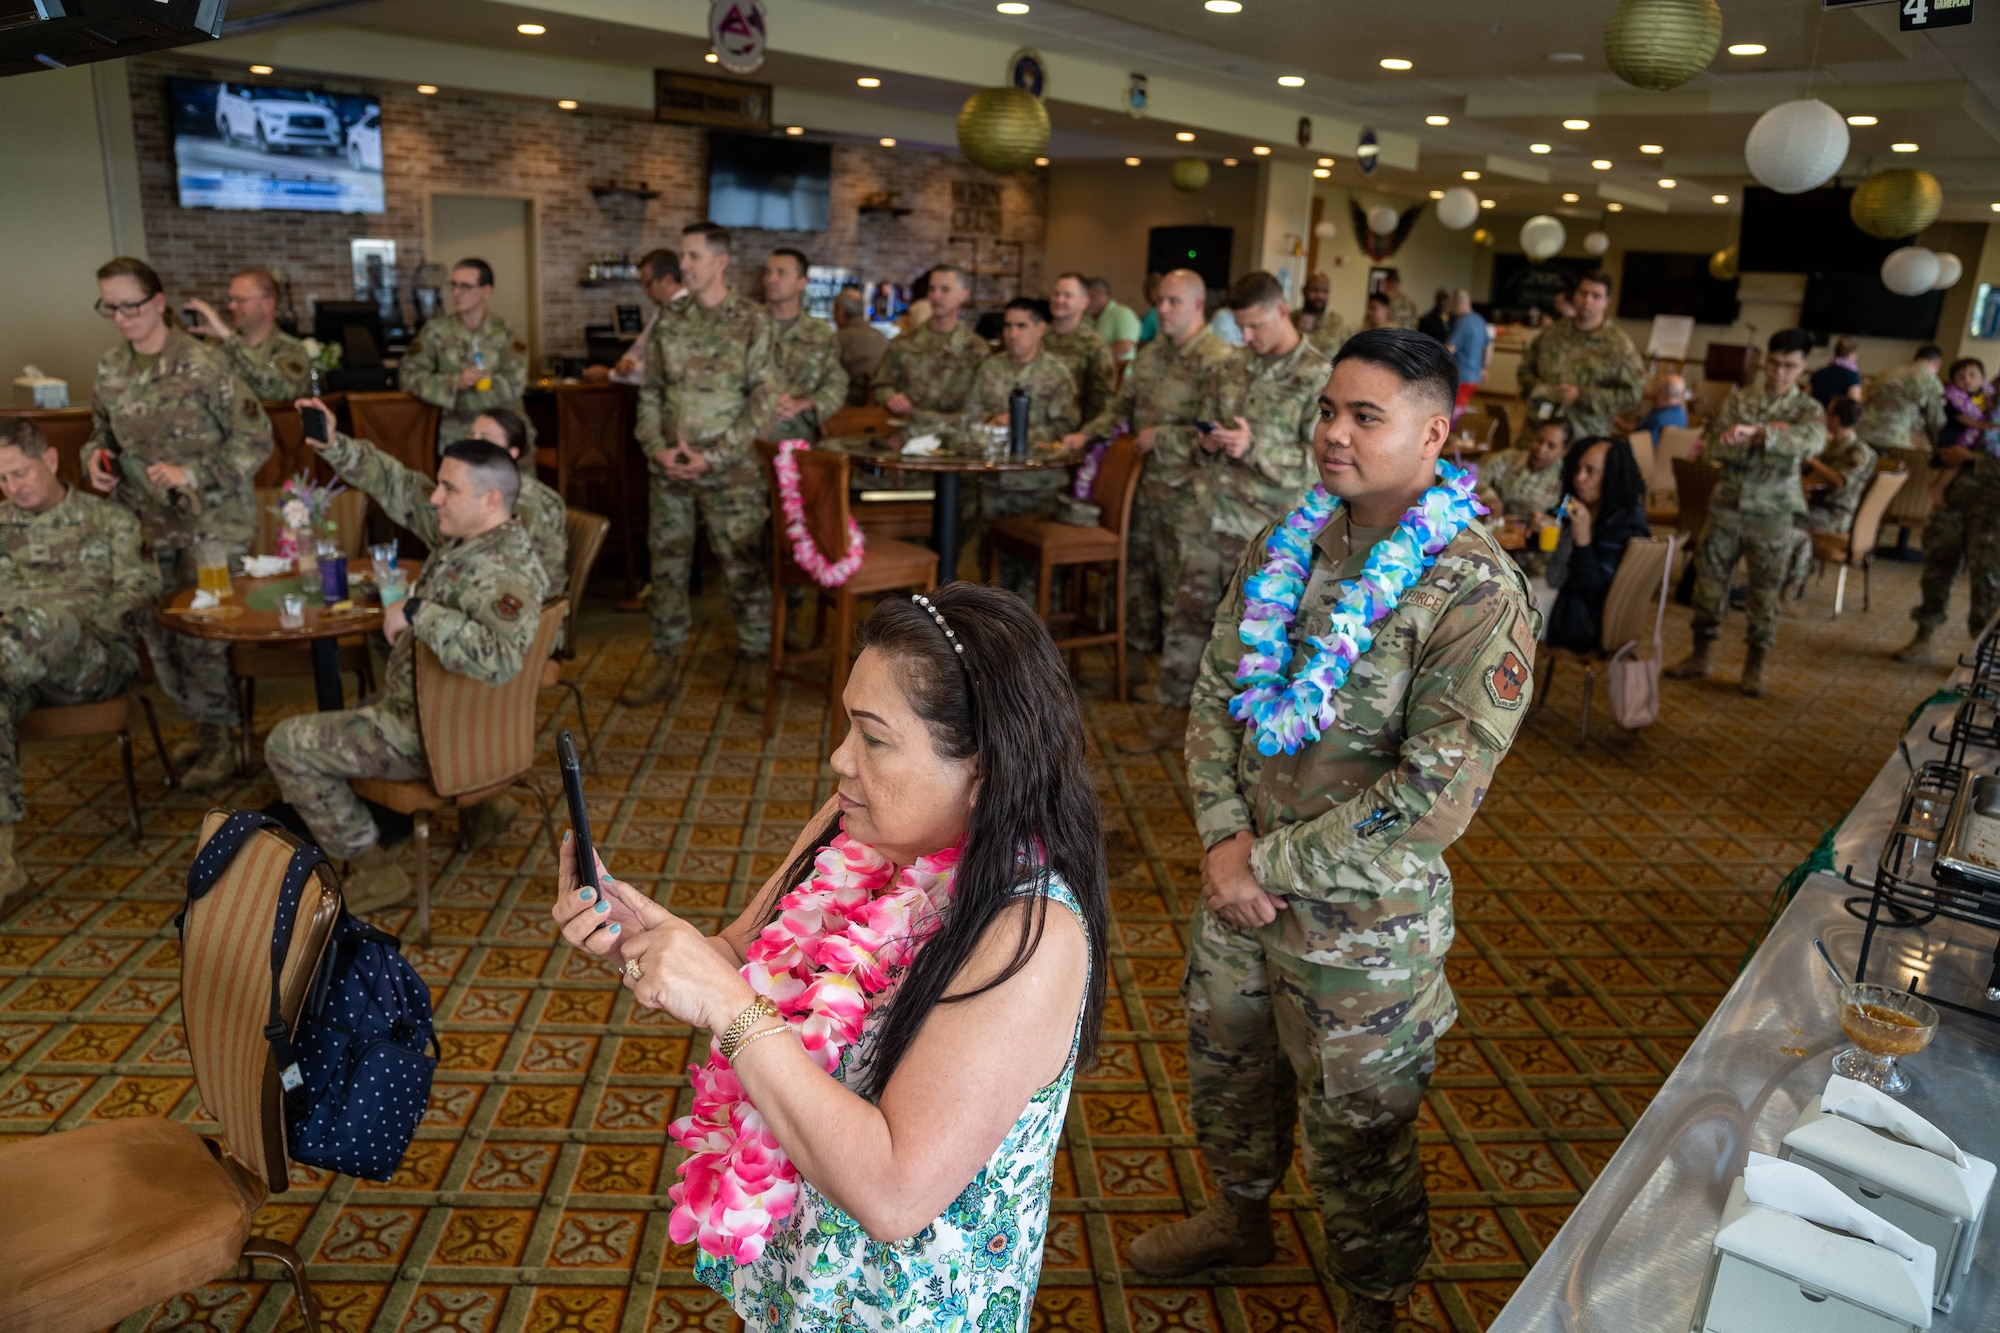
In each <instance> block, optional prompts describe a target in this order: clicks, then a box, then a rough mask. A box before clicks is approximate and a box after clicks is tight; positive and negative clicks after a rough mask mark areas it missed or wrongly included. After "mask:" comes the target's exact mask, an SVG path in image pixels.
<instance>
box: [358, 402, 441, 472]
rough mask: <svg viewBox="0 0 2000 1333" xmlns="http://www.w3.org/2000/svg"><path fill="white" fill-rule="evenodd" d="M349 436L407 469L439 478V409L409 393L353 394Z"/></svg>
mask: <svg viewBox="0 0 2000 1333" xmlns="http://www.w3.org/2000/svg"><path fill="white" fill-rule="evenodd" d="M347 415H348V419H349V420H350V421H351V422H352V423H353V425H352V426H351V427H350V428H349V431H348V433H349V434H350V435H352V436H353V437H354V438H355V439H357V440H366V441H368V442H369V443H370V444H372V445H374V446H375V447H376V448H377V449H380V450H381V451H382V452H383V453H385V454H387V455H389V457H391V458H393V459H395V460H396V461H397V462H399V463H401V464H402V465H403V466H405V467H409V468H415V469H416V470H417V471H418V472H421V473H423V474H424V475H425V476H435V475H436V474H437V451H438V419H439V418H440V417H441V416H442V415H443V413H442V412H440V411H439V410H438V409H437V408H436V407H434V406H432V405H431V404H429V403H427V402H425V401H424V400H423V399H421V398H418V397H416V396H414V395H412V394H407V393H350V394H348V395H347Z"/></svg>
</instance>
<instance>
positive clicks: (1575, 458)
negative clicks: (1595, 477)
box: [1562, 435, 1646, 522]
mask: <svg viewBox="0 0 2000 1333" xmlns="http://www.w3.org/2000/svg"><path fill="white" fill-rule="evenodd" d="M1598 444H1608V445H1610V446H1611V447H1610V448H1609V449H1607V450H1606V451H1605V454H1604V486H1603V488H1602V489H1601V490H1600V491H1599V492H1598V495H1597V517H1598V521H1599V522H1602V521H1604V520H1605V519H1606V518H1609V517H1610V516H1611V515H1613V514H1616V513H1619V512H1621V511H1623V510H1626V509H1637V510H1641V511H1643V510H1644V509H1645V508H1646V478H1645V477H1644V476H1643V475H1641V474H1640V472H1639V460H1638V459H1636V458H1634V457H1633V456H1632V444H1631V442H1630V441H1629V440H1626V439H1625V438H1624V437H1622V436H1618V435H1586V436H1584V437H1583V438H1582V439H1580V440H1578V441H1577V442H1576V443H1575V444H1572V445H1571V446H1570V447H1569V452H1568V453H1566V454H1564V455H1563V479H1562V488H1563V493H1564V494H1566V495H1574V494H1576V470H1577V469H1578V468H1579V467H1581V466H1583V456H1584V454H1586V453H1588V452H1589V451H1590V448H1591V446H1593V445H1598Z"/></svg>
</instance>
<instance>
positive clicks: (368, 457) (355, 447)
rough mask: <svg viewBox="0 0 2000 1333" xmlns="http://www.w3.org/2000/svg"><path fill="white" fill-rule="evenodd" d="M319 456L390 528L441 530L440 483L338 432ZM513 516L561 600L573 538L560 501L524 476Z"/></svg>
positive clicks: (544, 578) (550, 591) (551, 593)
mask: <svg viewBox="0 0 2000 1333" xmlns="http://www.w3.org/2000/svg"><path fill="white" fill-rule="evenodd" d="M320 456H321V457H322V458H324V459H326V461H327V465H328V466H329V467H331V468H332V469H333V470H334V471H335V472H338V473H339V474H340V477H341V480H342V481H345V482H346V483H347V484H348V485H350V486H352V487H353V488H354V489H355V490H357V491H363V492H366V493H367V495H368V496H369V497H370V498H371V499H373V500H374V501H375V503H376V504H378V505H381V506H382V512H383V513H385V514H387V515H388V516H389V521H390V522H391V523H395V524H398V525H400V526H402V527H405V528H408V529H409V530H410V531H411V532H414V533H416V534H417V535H419V536H422V535H423V533H424V530H425V527H426V526H429V527H436V526H437V511H436V510H435V509H433V508H432V507H431V492H432V491H435V490H436V489H437V482H436V481H435V480H433V479H432V478H430V477H427V476H425V475H424V474H423V473H421V472H418V471H417V470H416V469H414V468H409V467H405V466H403V464H401V463H399V462H397V461H396V460H395V459H393V458H391V457H389V455H387V454H385V453H383V452H382V451H381V450H380V449H377V448H376V447H375V446H374V445H373V444H371V443H369V442H368V441H367V440H357V439H355V438H354V437H353V436H351V435H343V434H341V433H340V432H339V431H335V432H334V433H333V441H332V443H330V444H328V445H327V447H326V448H325V449H323V450H321V451H320ZM514 517H515V519H516V520H518V521H519V523H520V525H521V531H522V532H523V533H524V534H525V535H526V536H527V539H528V546H529V548H530V549H531V550H533V551H534V553H535V563H537V564H539V565H540V566H541V567H542V582H543V584H544V585H545V586H546V587H547V589H548V592H547V595H548V596H550V597H561V596H562V595H563V594H564V593H566V592H567V591H568V590H569V533H568V531H567V530H566V528H565V527H564V523H563V518H564V515H563V502H562V497H561V496H560V495H557V494H556V493H555V492H554V491H553V490H551V489H549V488H548V487H547V486H544V485H543V484H542V483H541V482H539V481H537V480H535V478H533V477H530V476H527V475H525V474H524V475H523V476H522V477H521V493H520V495H519V497H517V498H516V499H515V501H514ZM424 540H425V541H426V542H428V541H429V540H430V538H428V537H425V538H424Z"/></svg>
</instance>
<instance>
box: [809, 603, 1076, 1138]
mask: <svg viewBox="0 0 2000 1333" xmlns="http://www.w3.org/2000/svg"><path fill="white" fill-rule="evenodd" d="M930 601H931V605H933V606H934V607H936V608H937V611H938V614H939V615H942V616H943V617H944V619H945V623H946V624H948V625H950V626H951V629H952V632H953V633H954V634H955V635H957V641H958V642H959V643H962V644H964V645H965V652H964V654H963V655H962V657H961V655H960V654H959V653H958V652H957V651H956V650H955V649H954V648H953V647H952V641H951V640H949V639H947V638H946V637H945V634H944V631H943V630H942V629H939V628H938V625H937V622H936V621H934V620H933V619H931V616H930V614H929V613H928V612H926V611H924V610H923V609H922V608H921V607H919V606H917V605H916V604H915V603H914V602H912V601H910V600H909V599H908V598H906V597H902V596H896V595H891V596H888V597H884V598H883V599H882V600H881V601H879V602H877V603H876V605H875V610H874V611H873V612H872V613H871V614H870V615H869V617H868V620H867V622H866V623H865V624H863V625H862V627H861V636H860V647H861V648H862V649H864V650H865V649H869V648H874V649H877V650H878V651H880V652H882V653H884V654H886V655H887V656H889V657H890V658H893V659H894V660H895V663H896V665H897V668H898V669H899V672H900V674H901V677H902V681H903V685H904V689H905V690H906V692H907V695H908V698H909V701H910V707H911V709H912V710H913V711H914V712H915V713H916V715H917V716H918V717H920V718H922V719H923V721H924V723H925V725H926V726H928V727H929V728H930V733H931V746H932V748H933V749H934V750H935V751H936V753H937V755H938V757H939V758H941V759H949V760H964V759H973V760H976V761H977V763H978V766H979V800H978V802H977V804H975V805H974V806H973V808H972V818H971V822H970V824H969V826H968V828H967V830H966V839H965V850H964V853H963V854H962V855H961V857H960V859H959V862H958V871H957V877H956V882H955V883H954V884H953V887H952V894H951V906H950V908H949V909H948V910H947V911H946V912H945V913H944V920H943V923H942V924H941V925H940V926H939V928H938V931H937V933H936V934H934V935H933V936H931V938H930V940H929V941H928V942H927V943H925V945H924V947H923V948H922V949H920V950H918V951H917V954H916V957H915V958H914V959H913V960H912V961H911V963H910V968H909V971H908V972H907V973H906V974H905V975H904V977H903V979H902V982H901V983H900V984H899V985H898V986H897V988H896V990H895V992H894V993H893V995H892V996H891V997H890V999H889V1001H888V1005H887V1008H886V1009H885V1010H884V1011H883V1016H882V1026H881V1029H880V1036H879V1037H878V1039H877V1042H878V1044H877V1046H876V1049H875V1053H874V1058H873V1059H872V1061H871V1062H870V1064H869V1067H868V1073H867V1081H866V1086H865V1087H863V1088H861V1089H859V1090H858V1091H860V1093H861V1095H862V1096H864V1097H866V1098H868V1099H869V1100H871V1101H873V1100H875V1099H876V1098H878V1097H880V1096H881V1094H882V1090H883V1089H884V1088H886V1087H887V1086H888V1084H889V1079H890V1077H891V1076H892V1075H894V1074H895V1072H896V1066H897V1065H898V1064H900V1063H901V1062H902V1059H903V1057H904V1056H905V1055H906V1054H908V1053H909V1049H910V1045H911V1043H912V1042H914V1041H915V1040H916V1037H917V1033H918V1032H920V1031H921V1030H922V1029H923V1026H924V1020H925V1019H927V1018H928V1017H929V1016H930V1012H931V1010H932V1009H934V1008H936V1007H937V1006H938V1005H940V1004H955V1003H957V1002H958V1001H960V1000H969V999H971V998H972V997H973V996H975V995H981V994H984V993H985V992H986V991H989V990H992V989H993V988H994V987H995V986H998V985H1000V984H1001V983H1002V982H1004V981H1006V980H1007V979H1008V978H1010V977H1012V976H1013V975H1014V974H1015V973H1016V972H1018V971H1020V970H1021V968H1022V967H1023V966H1024V965H1025V964H1026V963H1027V961H1028V958H1029V956H1030V955H1032V954H1033V953H1034V951H1035V949H1036V947H1037V946H1038V945H1039V944H1040V943H1041V939H1042V930H1043V927H1044V925H1045V924H1046V922H1047V918H1048V911H1049V899H1048V895H1047V894H1046V893H1036V894H1035V895H1034V898H1033V901H1032V902H1031V904H1030V908H1029V911H1028V913H1027V914H1026V916H1025V917H1024V918H1023V920H1022V924H1021V933H1020V936H1019V937H1018V938H1017V939H1016V940H1015V942H1014V954H1013V957H1012V958H1010V959H1009V960H1008V963H1007V966H1006V967H1005V968H1003V969H1002V970H1001V972H1000V974H999V975H998V976H996V977H994V978H993V979H992V980H991V981H988V982H987V983H986V984H985V985H983V986H981V987H979V989H977V990H969V991H961V992H959V993H957V994H954V995H951V996H949V997H947V996H946V994H945V992H946V991H947V990H949V989H950V987H951V984H952V982H953V981H955V980H956V979H957V977H958V974H959V973H960V972H961V971H963V970H964V968H965V965H966V963H967V961H968V960H970V959H971V957H972V954H973V951H974V949H976V948H977V947H978V944H979V941H980V939H981V938H982V937H983V936H984V935H985V934H986V931H987V928H988V927H989V926H991V925H992V924H993V922H994V920H995V918H997V917H998V916H999V915H1000V914H1001V912H1002V911H1004V910H1005V909H1006V908H1007V906H1008V904H1009V903H1011V902H1012V901H1014V899H1015V897H1016V896H1017V895H1016V893H1015V890H1016V889H1017V888H1018V887H1019V886H1020V884H1021V882H1022V880H1023V878H1024V876H1025V875H1030V874H1037V873H1038V874H1039V877H1040V878H1041V879H1043V880H1044V881H1045V880H1046V877H1047V876H1048V875H1051V874H1054V875H1060V876H1061V877H1062V879H1063V882H1064V883H1065V884H1067V885H1069V888H1070V891H1071V892H1072V893H1074V894H1075V895H1076V900H1077V903H1078V905H1079V906H1081V907H1082V909H1083V923H1084V926H1085V927H1086V929H1087V930H1088V931H1089V934H1090V987H1089V989H1088V990H1087V991H1086V992H1085V995H1084V1003H1083V1029H1082V1033H1081V1036H1080V1038H1079V1045H1078V1049H1077V1063H1078V1065H1079V1066H1080V1067H1081V1066H1087V1065H1089V1064H1090V1063H1091V1062H1092V1061H1093V1060H1094V1059H1095V1058H1096V1054H1097V1041H1098V1035H1099V1032H1100V1030H1101V1028H1102V1026H1103V1021H1104V996H1105V981H1106V978H1105V972H1106V969H1107V966H1108V963H1107V958H1106V953H1105V942H1104V941H1105V933H1106V932H1107V931H1108V930H1109V928H1110V926H1109V921H1108V917H1109V908H1108V905H1107V891H1106V888H1105V877H1106V876H1105V868H1104V832H1103V825H1102V822H1101V820H1100V818H1099V815H1098V807H1097V789H1096V787H1095V785H1094V784H1093V783H1092V782H1091V777H1090V767H1089V764H1088V763H1087V762H1086V760H1085V758H1084V737H1083V718H1082V715H1081V713H1080V712H1079V711H1078V708H1077V703H1076V690H1075V687H1074V686H1073V685H1072V684H1071V683H1070V676H1069V672H1068V671H1067V670H1066V669H1065V668H1064V666H1063V660H1062V655H1061V654H1060V653H1058V652H1057V651H1056V646H1055V643H1054V641H1052V640H1051V639H1050V638H1049V632H1048V630H1047V629H1046V628H1045V627H1044V626H1043V624H1042V622H1041V621H1040V619H1038V618H1037V617H1036V616H1035V614H1034V612H1032V611H1030V610H1029V609H1028V606H1027V604H1026V603H1025V602H1023V601H1021V599H1020V598H1018V597H1016V596H1014V595H1013V594H1012V593H1009V592H1005V591H1003V590H1001V589H998V588H988V587H984V586H982V585H979V584H974V583H948V584H946V585H945V586H944V587H943V588H940V589H939V590H938V591H936V592H934V593H932V594H930ZM839 827H840V825H839V821H837V820H836V821H834V822H833V823H831V824H829V825H828V826H827V828H825V829H824V830H822V832H821V834H820V837H819V839H818V841H817V844H816V845H815V846H812V847H809V848H807V849H806V850H805V851H803V852H801V853H800V854H799V856H798V857H797V859H795V860H794V861H793V862H792V864H791V865H790V866H789V867H787V868H786V871H785V891H786V892H789V891H790V890H791V889H793V888H796V887H797V886H798V885H800V884H802V883H804V882H805V880H806V879H807V878H808V877H809V876H810V875H811V873H812V861H813V857H814V856H816V855H818V853H819V850H820V848H822V847H824V846H826V845H827V844H828V843H830V842H832V841H833V838H834V835H835V833H837V832H838V830H839ZM1035 848H1039V849H1040V852H1041V865H1040V867H1039V870H1038V871H1037V870H1036V869H1035V868H1029V869H1026V870H1024V868H1023V865H1022V861H1021V857H1022V854H1023V852H1024V851H1028V850H1030V849H1035ZM780 896H782V894H781V895H780Z"/></svg>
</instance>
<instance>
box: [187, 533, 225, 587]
mask: <svg viewBox="0 0 2000 1333" xmlns="http://www.w3.org/2000/svg"><path fill="white" fill-rule="evenodd" d="M194 578H195V587H197V588H199V589H201V591H203V592H205V593H210V594H212V595H213V596H214V597H215V598H216V599H217V600H221V599H224V598H226V597H228V596H229V548H228V547H226V546H224V545H223V544H222V543H221V542H203V543H201V544H200V545H199V546H197V547H196V548H195V562H194Z"/></svg>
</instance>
